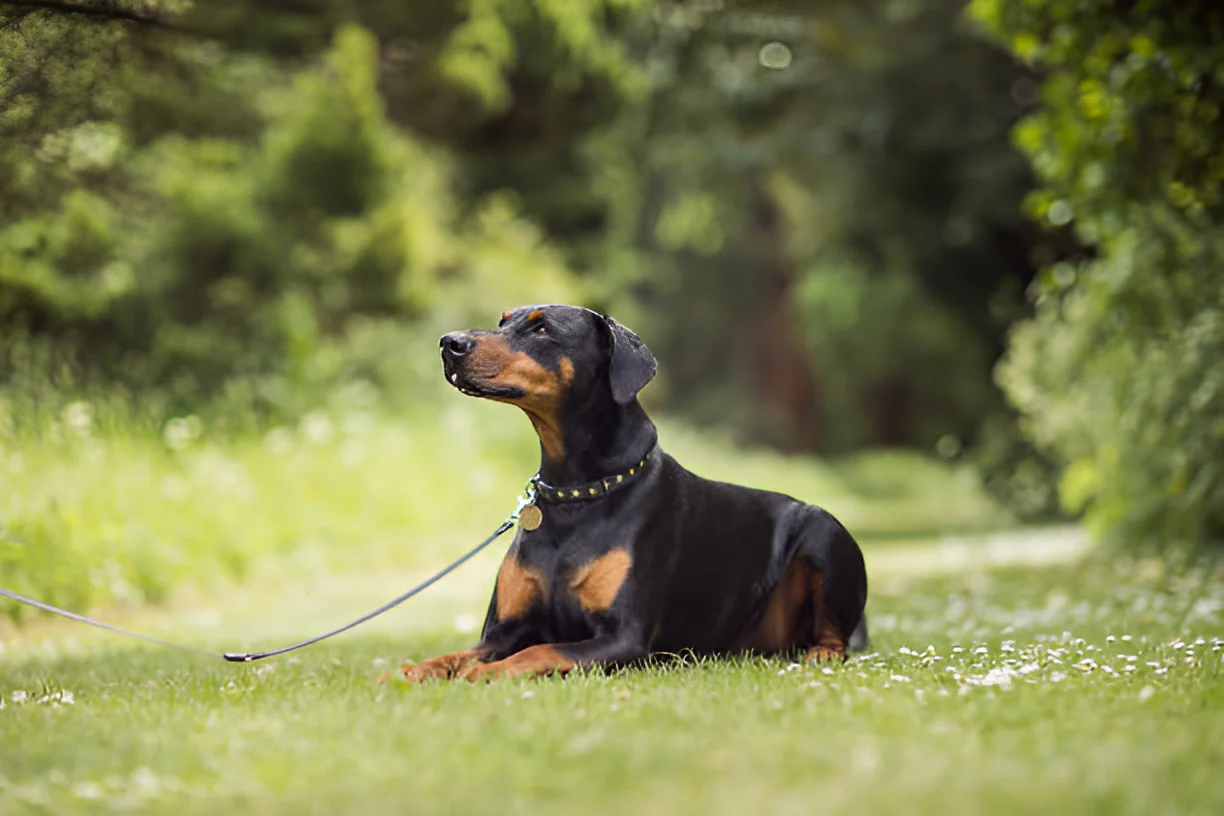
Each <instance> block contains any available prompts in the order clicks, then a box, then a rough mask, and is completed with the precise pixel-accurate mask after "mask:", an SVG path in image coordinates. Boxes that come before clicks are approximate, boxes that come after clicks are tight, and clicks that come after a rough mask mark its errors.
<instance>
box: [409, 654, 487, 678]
mask: <svg viewBox="0 0 1224 816" xmlns="http://www.w3.org/2000/svg"><path fill="white" fill-rule="evenodd" d="M479 661H480V657H479V656H478V655H477V654H476V653H475V652H470V651H469V652H456V653H455V654H448V655H442V656H440V657H433V658H430V659H429V660H423V661H421V662H420V663H411V664H409V665H407V666H400V674H402V675H403V677H404V679H405V680H407V681H408V682H409V683H427V682H429V681H430V680H449V679H451V678H452V677H457V676H458V675H459V674H460V673H461V672H463V671H464V670H465V669H467V668H468V667H469V666H471V665H472V664H473V663H478V662H479Z"/></svg>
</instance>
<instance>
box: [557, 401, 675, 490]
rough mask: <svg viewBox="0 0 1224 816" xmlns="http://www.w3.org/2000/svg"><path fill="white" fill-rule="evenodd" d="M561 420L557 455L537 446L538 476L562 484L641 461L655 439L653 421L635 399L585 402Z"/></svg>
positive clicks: (591, 478) (593, 477)
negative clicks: (627, 401) (603, 402)
mask: <svg viewBox="0 0 1224 816" xmlns="http://www.w3.org/2000/svg"><path fill="white" fill-rule="evenodd" d="M566 414H567V415H566V417H565V418H564V421H563V422H562V423H561V436H562V439H563V442H564V445H563V452H562V455H561V456H560V457H557V458H553V457H551V456H549V454H548V452H547V451H546V450H545V446H544V445H543V444H541V445H540V479H541V480H542V481H544V482H546V483H547V484H550V485H556V486H564V485H572V484H583V483H586V482H593V481H596V480H598V479H602V478H604V477H605V476H607V475H609V474H612V473H619V472H623V471H625V470H626V469H627V468H629V467H630V466H632V465H634V464H635V463H637V462H639V461H641V459H642V458H643V457H645V456H646V454H647V453H648V452H649V451H650V450H651V449H653V448H654V446H655V443H656V442H657V441H658V438H659V437H658V431H657V430H656V429H655V426H654V423H653V422H651V421H650V418H649V417H648V416H646V412H645V411H644V410H643V409H642V406H641V405H640V404H638V401H637V400H636V399H635V400H632V401H631V402H629V403H628V404H627V405H617V404H615V403H612V402H610V401H609V402H608V403H605V404H603V405H597V404H594V403H592V404H588V405H587V406H582V407H580V408H579V409H578V410H571V411H567V412H566Z"/></svg>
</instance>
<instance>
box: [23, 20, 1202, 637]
mask: <svg viewBox="0 0 1224 816" xmlns="http://www.w3.org/2000/svg"><path fill="white" fill-rule="evenodd" d="M1222 26H1224V22H1222V20H1221V13H1220V11H1219V10H1218V9H1217V8H1216V4H1215V3H1214V1H1212V2H1209V1H1208V0H1201V1H1198V2H1196V1H1194V0H1191V1H1189V2H1173V0H1167V1H1166V2H1154V1H1148V2H1141V3H1132V2H1120V0H1030V2H1025V3H1011V4H1009V3H1005V2H1002V1H1001V0H974V2H972V3H970V4H968V5H966V3H964V2H959V0H826V2H819V3H816V2H800V0H777V1H776V2H747V0H740V1H739V2H736V0H686V1H683V2H682V1H681V0H549V1H548V2H543V0H541V2H529V0H464V1H461V0H412V2H402V0H401V1H399V2H385V1H384V0H299V1H298V2H285V0H210V2H208V3H191V2H186V0H93V1H90V0H64V2H51V1H50V0H46V1H43V0H27V1H25V2H22V1H21V0H18V1H17V2H0V585H3V586H7V587H9V588H11V589H15V590H17V591H27V592H30V593H31V594H37V595H39V596H40V597H43V598H45V599H47V600H50V601H52V602H57V603H63V604H67V605H76V606H88V605H90V604H97V603H106V602H112V601H142V600H158V599H161V598H164V597H166V596H167V594H168V593H170V592H171V591H172V590H174V589H176V588H178V587H181V586H189V585H193V584H196V583H199V582H205V583H206V582H207V581H209V580H212V579H213V577H215V576H221V577H222V578H223V579H225V580H229V579H235V580H236V579H241V578H243V577H244V576H246V575H248V574H249V573H250V571H251V570H252V569H255V568H256V567H257V565H258V564H259V563H260V559H263V558H265V557H268V558H279V559H282V562H284V563H288V561H287V560H286V559H289V560H292V559H296V561H297V563H299V565H301V564H306V565H314V566H315V567H317V568H320V569H324V568H326V569H334V568H335V567H336V565H337V564H345V565H348V566H350V567H351V566H352V565H353V564H354V562H360V563H361V564H363V565H365V566H367V567H369V566H370V565H372V564H377V563H379V562H380V560H386V561H388V562H394V563H396V564H417V563H418V562H419V563H421V564H425V563H432V562H431V561H430V560H429V559H430V558H434V557H437V558H441V557H443V556H444V555H446V554H449V553H452V552H454V551H455V547H457V546H459V544H460V543H461V542H463V541H466V540H468V537H470V535H471V534H472V533H474V532H476V531H480V530H484V529H486V528H491V527H492V526H494V525H495V524H496V523H497V521H499V520H500V519H501V518H502V513H503V512H505V511H506V510H508V509H509V508H510V507H511V506H512V496H513V495H514V492H515V491H517V490H518V489H519V488H520V487H521V484H522V482H523V480H525V479H526V478H527V477H528V476H529V475H530V473H531V472H532V469H533V467H534V462H535V455H536V454H535V441H534V437H532V436H531V431H530V426H529V425H528V424H527V423H526V422H525V421H524V420H522V418H521V417H518V416H516V415H514V414H515V413H516V412H513V411H510V410H509V409H507V408H506V407H504V406H496V405H488V404H479V403H475V402H473V401H471V400H465V399H462V398H460V397H459V396H458V395H457V394H455V393H454V392H453V391H451V390H449V389H447V388H446V386H445V383H444V382H443V381H442V378H441V376H440V366H439V362H438V357H437V337H438V336H439V335H440V334H441V333H442V332H444V331H447V330H453V329H456V328H463V327H469V326H491V325H493V324H494V323H495V322H496V320H497V317H498V315H499V314H500V313H501V312H502V311H503V310H504V309H507V308H510V307H513V306H518V305H523V304H529V303H542V302H571V303H580V304H583V305H587V306H589V307H591V308H595V309H599V310H604V311H607V312H610V313H611V314H613V315H614V316H615V317H616V318H617V319H618V320H620V321H621V322H623V323H626V324H627V325H629V326H631V327H633V328H634V329H635V330H636V331H637V332H638V333H639V334H640V335H641V336H642V337H643V338H644V339H645V340H646V341H647V343H648V344H649V345H650V346H651V347H652V349H653V350H654V351H655V353H656V355H657V356H658V358H659V361H660V368H661V374H660V376H659V378H658V379H657V380H656V382H655V383H654V384H653V385H652V386H651V387H650V388H649V389H648V390H647V392H646V393H645V394H644V402H645V403H647V407H648V408H649V409H650V410H651V411H652V412H653V413H654V414H656V415H657V416H659V417H660V418H661V422H662V425H663V428H664V434H663V437H664V440H663V441H664V444H665V446H666V447H668V448H669V449H671V450H672V451H673V452H675V453H677V455H679V456H681V458H682V461H684V462H685V463H686V464H688V465H690V466H691V467H692V468H693V469H695V470H697V471H698V472H699V473H702V474H703V475H710V476H718V477H724V478H731V479H734V480H736V481H748V482H751V483H753V484H757V485H760V486H763V487H776V488H778V489H786V490H787V491H788V492H792V493H795V494H796V495H799V496H800V497H802V498H804V499H806V500H809V501H813V502H816V503H820V504H823V505H825V506H827V507H829V509H831V510H832V511H833V512H834V513H835V514H836V515H838V516H839V517H842V518H843V519H844V520H845V521H846V522H847V524H848V525H849V526H850V527H851V529H852V530H854V531H855V532H856V534H857V535H860V536H861V537H864V538H865V539H866V540H869V541H887V540H893V539H896V540H911V539H913V540H917V539H924V540H925V539H926V538H929V537H930V536H937V535H947V534H950V533H965V532H975V531H978V532H980V531H984V530H997V529H1003V528H1008V527H1014V526H1016V525H1024V524H1039V523H1040V524H1044V523H1050V522H1066V521H1068V520H1072V519H1082V520H1083V521H1085V522H1086V524H1087V525H1088V528H1089V529H1090V530H1091V531H1092V532H1093V533H1094V534H1095V535H1096V536H1097V537H1099V538H1102V539H1106V540H1108V541H1109V542H1111V543H1112V544H1114V545H1116V546H1120V547H1124V548H1127V549H1130V550H1141V551H1151V550H1157V551H1160V552H1163V553H1172V554H1185V553H1200V552H1204V551H1206V550H1207V549H1209V548H1211V547H1213V546H1218V545H1219V543H1220V541H1221V538H1222V537H1224V473H1222V468H1224V365H1221V361H1222V360H1224V354H1222V352H1224V264H1222V263H1221V260H1222V252H1224V233H1222V232H1221V229H1220V226H1219V224H1220V218H1219V217H1220V213H1221V209H1222V206H1224V201H1222V198H1221V182H1222V181H1224V140H1222V139H1221V138H1220V137H1221V128H1222V127H1224V125H1222V124H1221V118H1220V117H1221V110H1222V108H1221V106H1222V105H1224V68H1222V67H1221V66H1224V28H1222ZM456 488H457V489H456ZM278 563H281V562H278ZM0 612H7V613H8V614H10V615H11V616H18V615H19V614H21V612H19V610H17V609H16V608H15V607H6V606H0Z"/></svg>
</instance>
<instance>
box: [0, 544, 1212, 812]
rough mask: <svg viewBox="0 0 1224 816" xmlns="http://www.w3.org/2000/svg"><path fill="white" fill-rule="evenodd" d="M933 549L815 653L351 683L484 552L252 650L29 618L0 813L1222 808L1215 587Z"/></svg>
mask: <svg viewBox="0 0 1224 816" xmlns="http://www.w3.org/2000/svg"><path fill="white" fill-rule="evenodd" d="M1050 535H1053V534H1052V533H1046V534H1034V535H1033V536H1032V538H1031V539H1026V538H1025V537H1023V536H1021V537H1018V538H1016V539H1014V540H1012V542H1011V544H1010V545H1009V546H1010V548H1011V549H1012V550H1013V551H1015V552H1016V553H1019V554H1020V555H1023V554H1024V553H1025V552H1028V551H1040V549H1041V544H1042V542H1043V540H1045V539H1048V538H1049V536H1050ZM1064 543H1065V542H1064ZM991 546H992V545H988V544H986V543H982V542H976V543H975V542H970V543H968V544H966V545H964V547H962V550H963V551H964V552H977V553H979V554H982V553H987V552H988V551H990V550H991ZM998 549H999V548H998V547H995V550H998ZM947 552H948V550H947V548H946V547H938V546H935V545H926V546H922V545H919V546H917V547H915V548H913V549H911V550H908V551H907V550H904V549H903V548H901V547H900V546H899V545H889V546H869V547H868V561H869V567H870V568H871V569H872V574H873V581H874V583H873V595H872V598H871V602H870V612H871V616H872V617H871V619H872V623H873V630H874V631H873V634H874V637H875V644H874V647H875V649H876V652H875V653H872V654H869V655H867V656H863V657H859V658H856V659H853V660H851V661H850V662H849V663H847V664H846V665H844V666H838V667H833V668H821V667H815V666H801V665H796V664H790V663H788V662H787V661H785V660H771V661H764V660H751V661H741V662H709V663H705V664H702V665H697V666H685V667H672V668H667V669H654V670H648V671H634V672H627V673H623V674H620V675H617V676H602V675H585V676H571V677H570V678H568V679H566V680H559V679H544V680H520V681H511V682H506V683H502V684H495V685H490V686H479V687H474V686H469V685H466V684H455V685H434V686H428V687H406V686H403V685H400V684H392V685H386V686H379V685H376V684H375V682H374V680H375V678H376V677H377V675H378V674H379V673H380V672H381V671H383V670H384V669H386V668H388V667H391V666H394V665H395V664H396V663H398V662H399V661H401V660H403V659H405V658H420V657H425V656H428V655H430V654H433V653H436V652H439V651H441V650H446V649H452V648H456V647H459V646H462V645H465V644H466V643H467V642H468V640H469V638H470V634H467V633H466V632H468V631H470V629H471V627H473V626H474V625H475V622H474V617H473V615H474V613H478V612H479V611H480V610H481V608H482V603H483V600H484V593H485V592H486V591H487V583H488V580H489V578H490V573H491V570H492V569H493V568H495V564H496V558H495V556H490V558H487V559H481V560H480V561H479V562H478V563H476V564H473V565H471V566H470V567H469V568H465V570H463V571H461V572H460V573H458V574H457V575H456V576H454V580H453V581H450V582H448V583H446V584H442V585H439V586H438V587H436V590H435V591H431V592H430V593H428V594H426V595H425V596H422V597H420V598H418V599H416V600H414V601H413V602H411V603H410V604H409V605H408V606H407V607H406V608H404V609H401V610H399V611H397V612H395V613H392V614H391V615H388V616H387V618H388V620H385V621H379V622H376V623H374V624H372V625H371V626H370V628H369V629H368V630H365V631H362V630H358V631H357V632H355V633H353V634H351V635H349V636H346V637H345V638H342V639H337V640H336V641H332V642H331V643H328V644H324V645H321V646H319V647H316V648H313V649H310V650H306V651H303V652H300V653H297V654H296V655H292V656H288V657H285V658H280V659H275V660H272V661H268V662H267V663H264V664H258V665H254V666H233V665H229V664H226V663H223V662H221V661H219V660H218V661H217V662H209V661H207V660H204V659H197V658H193V657H191V656H189V655H181V654H178V653H174V652H166V651H159V650H154V649H150V648H146V647H144V646H141V645H139V644H136V645H132V644H129V643H128V642H127V641H125V640H122V639H117V638H115V637H114V636H111V635H108V634H106V633H100V632H95V631H94V630H89V629H86V628H84V627H76V626H73V625H71V624H62V625H61V624H58V623H41V622H40V623H36V624H34V625H33V626H29V627H24V628H22V629H20V630H18V631H16V632H9V633H8V635H6V636H5V637H4V639H3V641H2V642H3V643H4V644H5V646H4V650H3V652H2V653H0V697H2V698H3V702H4V705H3V709H0V814H8V813H75V812H112V811H116V810H124V811H137V812H139V811H144V812H174V813H184V812H186V813H195V812H221V813H225V812H243V813H277V812H283V813H395V814H403V813H449V812H455V813H523V814H533V815H536V814H541V813H585V814H602V813H609V814H610V813H631V812H635V811H638V812H644V813H658V814H675V813H693V814H704V813H745V812H747V813H752V814H754V816H761V815H762V814H774V813H815V812H822V813H825V812H828V813H840V812H844V813H949V812H952V813H996V812H1014V813H1030V812H1067V813H1084V812H1094V813H1108V814H1119V813H1135V814H1151V813H1157V812H1159V813H1203V814H1208V813H1221V812H1224V773H1222V772H1221V768H1224V740H1221V739H1220V734H1222V733H1224V684H1221V668H1222V664H1221V659H1222V657H1224V652H1222V651H1221V648H1222V647H1221V640H1220V636H1222V635H1224V580H1222V578H1224V576H1221V575H1220V574H1219V573H1216V574H1214V575H1211V574H1208V573H1206V572H1197V573H1193V574H1191V575H1189V576H1183V577H1177V576H1168V575H1165V574H1164V573H1163V571H1162V570H1160V569H1159V568H1158V567H1157V565H1155V564H1151V563H1144V562H1139V563H1134V562H1131V563H1127V564H1126V565H1124V566H1113V565H1107V564H1100V563H1096V562H1091V561H1090V562H1086V563H1083V564H1079V565H1074V564H1060V565H1047V566H1043V567H1032V566H1028V567H1015V566H1013V567H1001V568H994V569H986V568H985V566H984V565H987V562H988V561H993V562H996V563H1002V562H1004V561H1006V560H1007V559H1005V558H1000V557H997V556H998V555H999V553H998V552H996V553H995V556H993V557H986V558H980V559H976V560H975V559H972V558H970V559H966V558H965V557H964V552H962V553H961V554H960V555H957V556H955V557H954V558H953V559H952V560H951V561H949V560H948V558H947V557H946V556H947ZM1055 552H1057V549H1056V550H1055ZM941 564H942V566H941ZM924 565H927V566H929V567H930V569H927V568H924ZM415 577H416V573H395V572H390V571H383V572H381V573H379V574H365V575H362V574H359V573H358V574H353V575H349V576H345V575H337V576H336V577H334V578H333V579H332V580H330V581H327V582H323V583H317V584H310V585H303V584H300V583H295V582H294V580H292V579H289V578H286V579H284V580H283V581H280V582H271V583H268V584H257V585H253V586H248V587H245V588H243V589H236V590H232V592H231V593H230V594H226V595H223V596H221V597H213V598H209V597H205V598H196V599H187V600H182V601H180V602H179V603H178V604H177V605H172V606H169V607H166V608H161V609H145V610H137V611H133V612H131V613H129V614H127V615H121V616H119V617H117V618H115V619H116V620H120V621H122V622H124V623H127V624H129V625H133V626H140V627H142V628H143V629H145V630H147V631H151V632H155V633H158V634H163V635H165V634H170V635H173V636H175V637H177V638H180V639H183V640H187V641H190V642H192V643H196V644H206V645H214V646H218V647H222V648H237V647H241V646H246V645H250V646H272V645H278V644H279V643H281V642H284V641H286V640H288V639H289V638H292V637H296V636H298V635H304V634H309V633H313V631H315V630H316V629H317V628H319V627H323V626H326V625H329V624H333V623H336V622H340V621H342V620H343V619H344V618H345V617H346V616H348V615H350V614H352V613H355V612H359V611H364V609H365V608H367V607H368V606H370V605H372V604H373V603H374V602H375V601H379V600H382V599H383V597H384V596H389V594H394V593H395V591H397V590H398V588H400V587H402V586H403V585H405V584H406V583H407V582H408V581H409V580H411V579H413V578H415Z"/></svg>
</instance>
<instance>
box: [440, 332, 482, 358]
mask: <svg viewBox="0 0 1224 816" xmlns="http://www.w3.org/2000/svg"><path fill="white" fill-rule="evenodd" d="M438 345H440V346H441V347H442V349H443V350H444V351H448V352H450V353H451V354H453V355H455V356H456V357H462V356H463V355H465V354H467V353H469V352H470V351H471V350H472V347H473V346H475V345H476V341H474V340H473V339H472V338H471V337H470V336H469V335H467V334H465V333H463V332H451V333H450V334H444V335H442V339H441V340H440V341H438Z"/></svg>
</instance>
